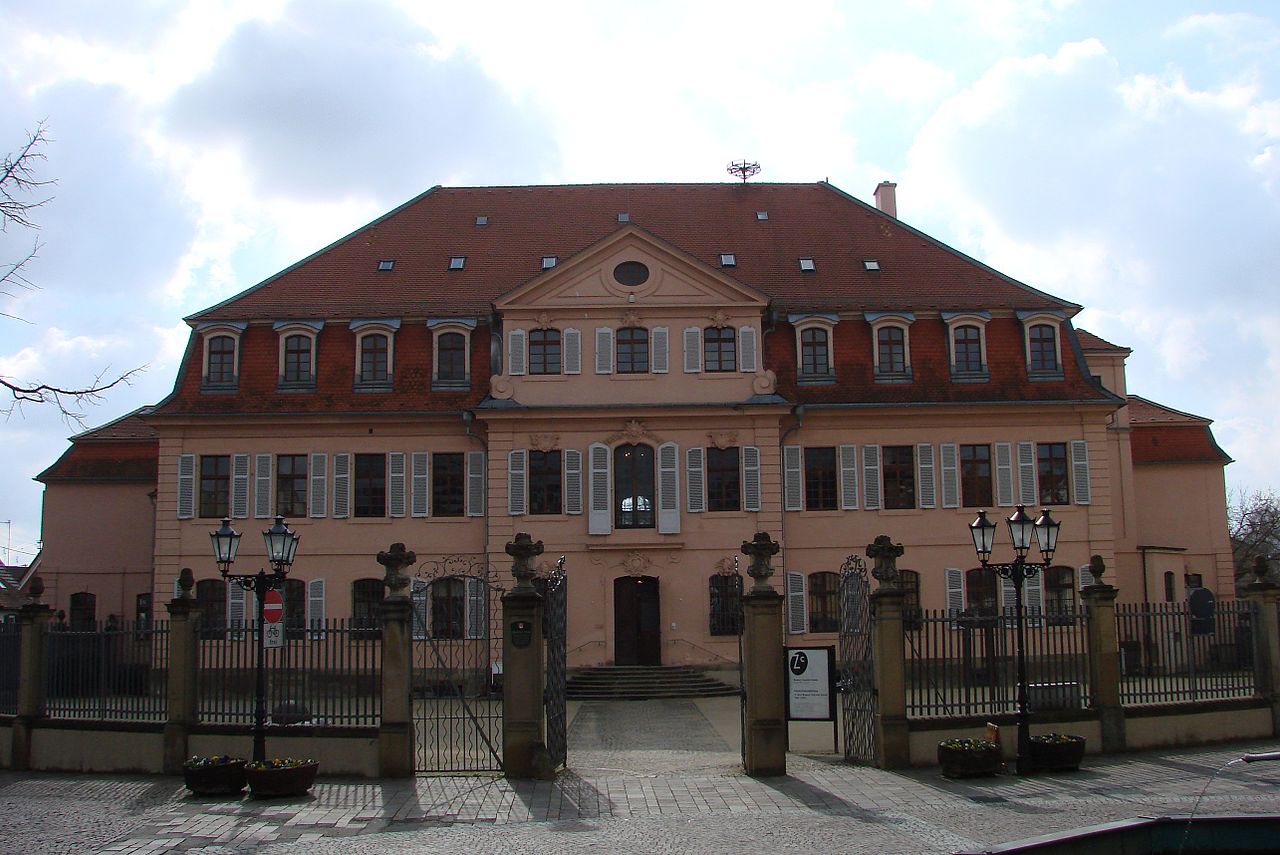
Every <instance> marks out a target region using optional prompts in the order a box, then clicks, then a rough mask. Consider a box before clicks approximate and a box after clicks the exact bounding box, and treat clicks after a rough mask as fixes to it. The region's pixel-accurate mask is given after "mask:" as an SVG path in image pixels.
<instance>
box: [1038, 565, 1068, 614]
mask: <svg viewBox="0 0 1280 855" xmlns="http://www.w3.org/2000/svg"><path fill="white" fill-rule="evenodd" d="M1075 583H1076V572H1075V570H1074V569H1072V568H1070V567H1047V568H1045V571H1044V588H1043V590H1044V612H1045V615H1046V616H1047V617H1048V618H1049V623H1050V624H1054V623H1062V622H1063V619H1064V618H1069V617H1070V616H1071V615H1072V613H1073V612H1074V610H1075V605H1076V590H1075V589H1076V584H1075ZM1066 622H1070V621H1066Z"/></svg>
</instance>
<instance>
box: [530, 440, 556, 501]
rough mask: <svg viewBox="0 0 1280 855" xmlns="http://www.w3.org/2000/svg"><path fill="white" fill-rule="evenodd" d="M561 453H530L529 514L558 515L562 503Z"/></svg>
mask: <svg viewBox="0 0 1280 855" xmlns="http://www.w3.org/2000/svg"><path fill="white" fill-rule="evenodd" d="M560 472H561V470H560V452H559V451H530V452H529V513H531V514H558V513H560V512H561V507H562V506H561V502H560Z"/></svg>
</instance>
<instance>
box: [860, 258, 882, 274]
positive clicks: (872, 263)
mask: <svg viewBox="0 0 1280 855" xmlns="http://www.w3.org/2000/svg"><path fill="white" fill-rule="evenodd" d="M862 266H863V267H865V268H867V270H869V271H871V272H872V273H875V272H878V271H879V270H880V262H878V261H876V260H875V259H874V258H864V259H862Z"/></svg>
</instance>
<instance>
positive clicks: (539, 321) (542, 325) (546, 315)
mask: <svg viewBox="0 0 1280 855" xmlns="http://www.w3.org/2000/svg"><path fill="white" fill-rule="evenodd" d="M555 325H556V319H555V318H554V317H552V315H551V313H550V312H538V314H537V315H535V316H534V318H533V328H534V329H537V330H545V329H549V328H550V327H553V326H555Z"/></svg>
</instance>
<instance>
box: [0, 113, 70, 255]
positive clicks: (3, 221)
mask: <svg viewBox="0 0 1280 855" xmlns="http://www.w3.org/2000/svg"><path fill="white" fill-rule="evenodd" d="M48 142H50V139H49V129H48V127H47V126H46V125H45V123H44V122H43V121H41V122H39V123H38V124H37V125H36V129H35V130H34V131H33V132H32V133H31V134H30V135H29V136H28V137H27V144H26V145H24V146H23V147H22V148H21V149H20V150H19V151H18V153H17V154H16V155H12V154H6V155H5V156H4V163H3V164H2V165H0V229H3V230H5V231H8V229H9V223H11V222H12V223H17V224H18V225H20V226H22V227H24V228H28V229H38V228H40V226H39V225H38V224H37V223H36V222H35V220H33V219H31V212H32V211H34V210H36V209H37V208H42V207H44V206H45V205H47V204H49V202H50V201H51V200H52V199H53V197H52V196H46V197H45V198H43V199H35V200H32V199H28V198H24V197H27V196H30V195H31V194H32V193H42V192H44V190H43V188H45V187H49V186H52V185H54V184H57V183H58V182H57V181H55V180H53V179H41V178H37V177H36V168H37V167H38V166H39V165H40V164H41V163H43V162H44V160H45V156H44V152H43V151H41V148H42V147H43V146H44V145H45V144H46V143H48Z"/></svg>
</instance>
